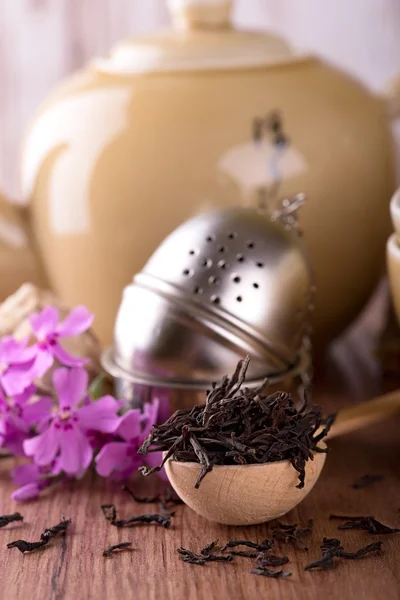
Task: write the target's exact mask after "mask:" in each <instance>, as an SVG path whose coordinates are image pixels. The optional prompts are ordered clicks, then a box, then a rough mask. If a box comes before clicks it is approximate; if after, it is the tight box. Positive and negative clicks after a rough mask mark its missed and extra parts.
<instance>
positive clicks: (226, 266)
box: [218, 260, 228, 269]
mask: <svg viewBox="0 0 400 600" xmlns="http://www.w3.org/2000/svg"><path fill="white" fill-rule="evenodd" d="M218 266H219V268H220V269H227V268H228V265H227V264H226V262H225V261H224V260H219V261H218Z"/></svg>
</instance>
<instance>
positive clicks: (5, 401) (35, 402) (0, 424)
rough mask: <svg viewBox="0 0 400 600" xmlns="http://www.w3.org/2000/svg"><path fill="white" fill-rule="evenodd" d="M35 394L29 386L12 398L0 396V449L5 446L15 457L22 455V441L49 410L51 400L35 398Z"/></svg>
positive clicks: (33, 389) (33, 388)
mask: <svg viewBox="0 0 400 600" xmlns="http://www.w3.org/2000/svg"><path fill="white" fill-rule="evenodd" d="M35 392H36V389H35V387H34V386H29V387H28V388H27V389H26V390H25V391H24V392H23V393H22V394H18V395H16V396H14V397H6V396H4V395H2V394H0V417H1V418H0V447H1V446H6V447H7V448H8V450H9V451H10V452H12V453H13V454H15V455H16V456H23V455H24V452H23V447H22V444H23V442H24V440H25V439H26V438H27V436H28V434H29V432H30V430H31V429H32V427H33V426H34V425H36V424H37V423H39V422H40V421H41V420H42V419H43V418H45V417H47V416H48V414H49V412H50V410H51V406H52V401H51V399H50V398H37V397H36V396H35Z"/></svg>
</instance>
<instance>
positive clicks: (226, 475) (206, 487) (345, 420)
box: [165, 390, 400, 525]
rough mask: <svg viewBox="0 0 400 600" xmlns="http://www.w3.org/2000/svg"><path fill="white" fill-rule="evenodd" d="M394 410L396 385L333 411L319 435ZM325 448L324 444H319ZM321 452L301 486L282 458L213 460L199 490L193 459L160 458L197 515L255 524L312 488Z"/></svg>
mask: <svg viewBox="0 0 400 600" xmlns="http://www.w3.org/2000/svg"><path fill="white" fill-rule="evenodd" d="M399 412H400V390H396V391H395V392H391V393H389V394H386V395H384V396H380V397H379V398H375V399H374V400H370V401H369V402H364V403H362V404H359V405H356V406H351V407H349V408H346V409H343V410H341V411H339V413H338V414H337V416H336V421H335V423H334V424H333V426H332V428H331V430H330V431H329V434H328V436H327V437H326V438H325V440H330V439H332V438H335V437H339V436H341V435H344V434H346V433H350V432H352V431H357V430H358V429H362V428H363V427H367V426H369V425H373V424H374V423H379V422H381V421H384V420H385V419H389V418H393V417H394V416H396V415H398V414H399ZM320 447H321V448H325V447H326V446H325V444H324V443H322V442H321V443H320ZM325 458H326V454H325V453H320V452H317V453H315V454H314V457H313V460H309V461H307V463H306V466H305V473H306V476H305V482H304V488H302V489H299V488H297V487H296V486H297V485H298V473H297V471H296V470H295V469H294V468H293V467H292V465H291V463H290V462H289V461H288V460H282V461H279V462H274V463H266V464H261V465H260V464H255V465H217V466H215V467H214V468H213V470H212V471H211V472H210V473H208V474H207V475H206V477H205V478H204V479H203V481H202V482H201V484H200V487H199V489H196V488H195V487H194V485H195V482H196V479H197V477H198V476H199V473H200V469H201V466H200V464H198V463H195V462H178V461H175V460H173V459H172V458H170V459H169V460H167V462H166V463H165V470H166V472H167V475H168V478H169V481H170V483H171V485H172V487H173V488H174V490H175V492H176V493H177V494H178V496H179V497H180V498H181V499H182V500H183V501H184V502H185V504H187V505H188V506H190V508H192V509H193V510H194V511H195V512H197V513H198V514H199V515H201V516H202V517H205V518H206V519H208V520H209V521H216V522H217V523H224V524H225V525H256V524H258V523H265V522H266V521H272V519H276V518H278V517H281V516H282V515H284V514H286V513H287V512H289V511H290V510H292V508H294V507H295V506H297V504H299V502H301V501H302V500H303V499H304V498H305V497H306V496H307V494H308V493H309V492H310V491H311V490H312V488H313V487H314V485H315V483H316V481H317V479H318V477H319V476H320V474H321V471H322V469H323V466H324V463H325Z"/></svg>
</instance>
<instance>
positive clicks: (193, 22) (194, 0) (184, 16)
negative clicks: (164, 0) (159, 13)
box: [168, 0, 233, 29]
mask: <svg viewBox="0 0 400 600" xmlns="http://www.w3.org/2000/svg"><path fill="white" fill-rule="evenodd" d="M232 2H233V0H168V6H169V8H170V10H171V12H172V15H173V20H174V23H175V25H176V26H177V27H178V28H180V29H214V28H215V29H223V28H227V27H230V26H231V11H232Z"/></svg>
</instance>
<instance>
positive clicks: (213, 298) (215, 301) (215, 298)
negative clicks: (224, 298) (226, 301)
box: [211, 295, 221, 304]
mask: <svg viewBox="0 0 400 600" xmlns="http://www.w3.org/2000/svg"><path fill="white" fill-rule="evenodd" d="M211 302H212V303H213V304H220V303H221V299H220V297H219V296H215V295H214V296H211Z"/></svg>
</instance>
